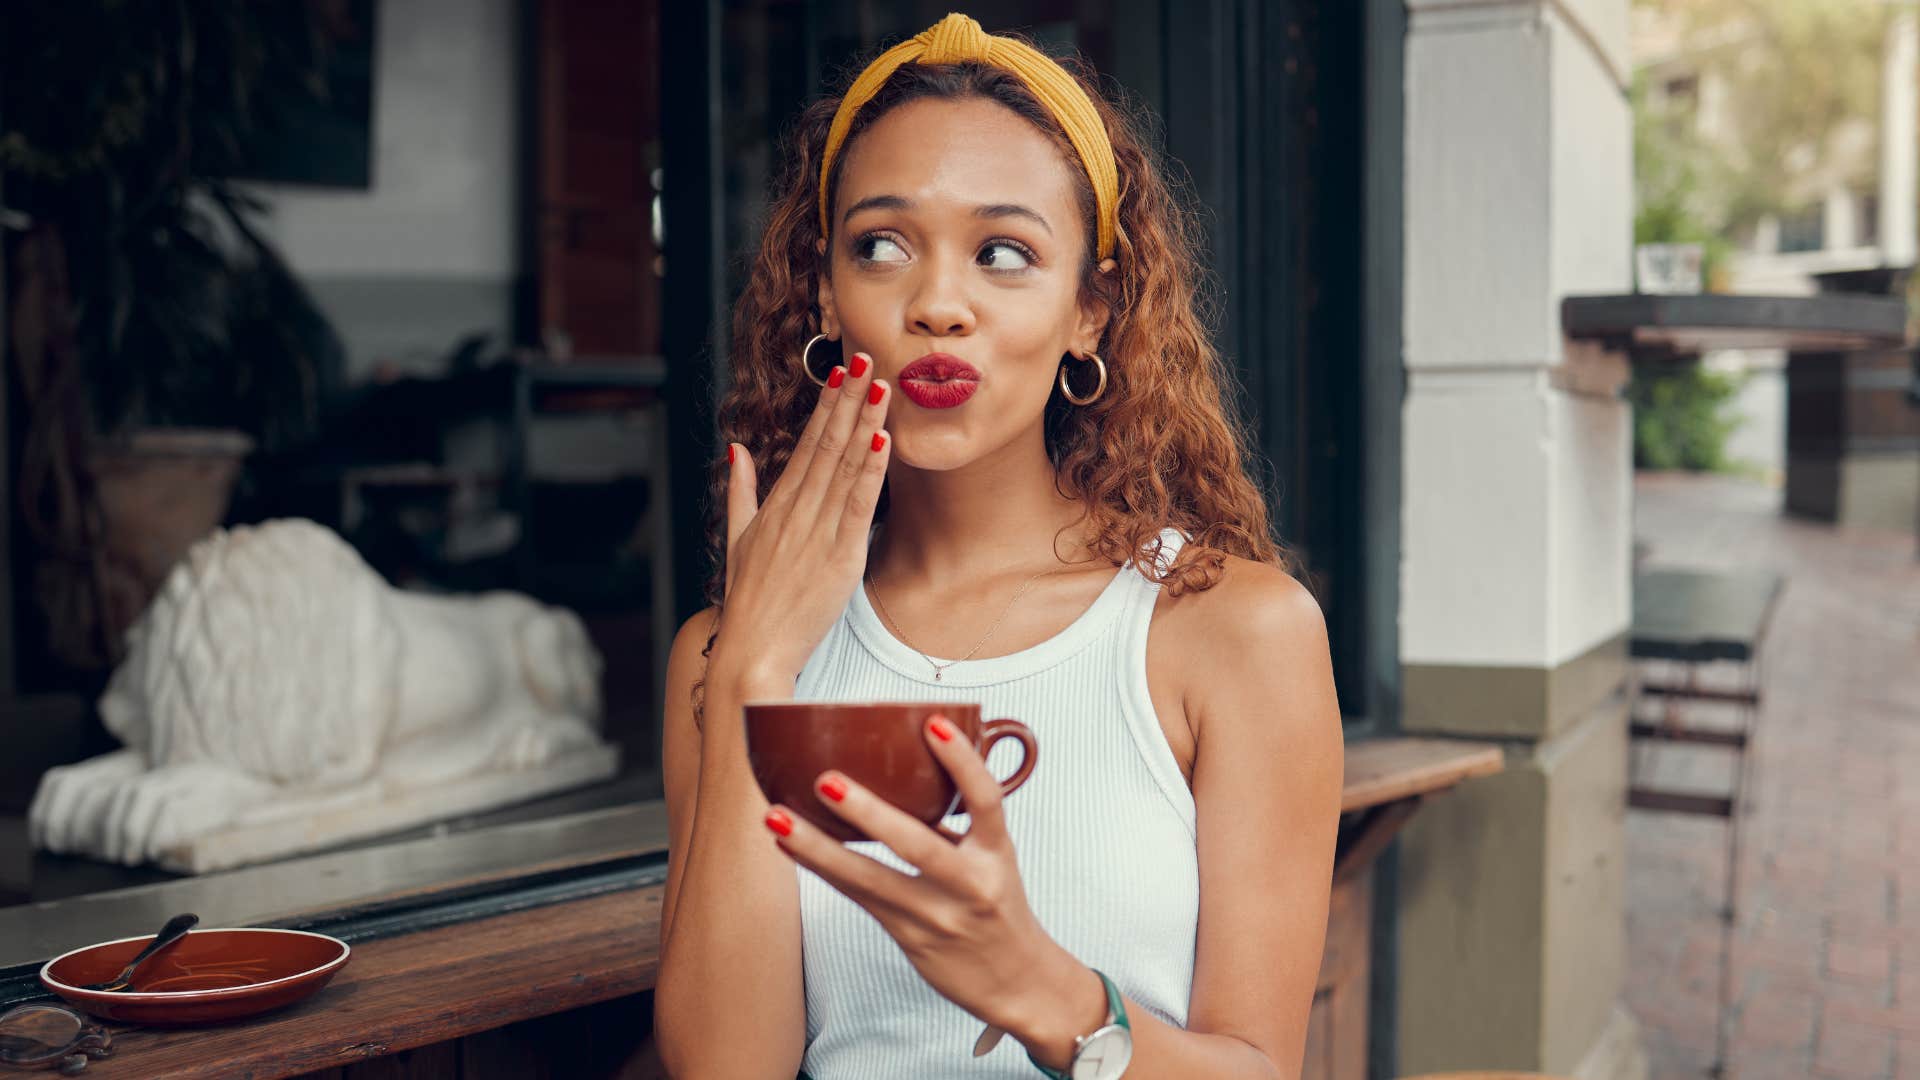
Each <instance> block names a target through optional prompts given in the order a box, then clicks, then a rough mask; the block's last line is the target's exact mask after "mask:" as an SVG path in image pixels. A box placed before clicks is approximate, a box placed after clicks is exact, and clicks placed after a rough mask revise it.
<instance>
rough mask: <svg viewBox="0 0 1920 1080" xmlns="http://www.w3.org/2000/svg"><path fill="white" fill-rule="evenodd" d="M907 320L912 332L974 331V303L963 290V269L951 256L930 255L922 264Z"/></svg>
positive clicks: (946, 333)
mask: <svg viewBox="0 0 1920 1080" xmlns="http://www.w3.org/2000/svg"><path fill="white" fill-rule="evenodd" d="M922 265H923V266H925V267H926V269H925V270H924V271H923V272H922V273H921V275H920V280H919V282H918V283H917V284H918V287H917V288H916V289H915V290H914V294H913V302H912V303H911V304H909V305H908V307H907V322H908V325H909V327H910V329H912V330H913V331H914V332H915V333H920V334H926V335H929V336H931V337H950V336H952V335H955V334H969V333H972V332H973V304H972V302H971V300H970V299H969V298H968V296H967V293H966V284H965V281H966V276H965V275H966V271H965V269H964V268H963V267H960V266H956V265H952V264H951V261H950V260H946V259H929V260H927V262H925V263H923V264H922Z"/></svg>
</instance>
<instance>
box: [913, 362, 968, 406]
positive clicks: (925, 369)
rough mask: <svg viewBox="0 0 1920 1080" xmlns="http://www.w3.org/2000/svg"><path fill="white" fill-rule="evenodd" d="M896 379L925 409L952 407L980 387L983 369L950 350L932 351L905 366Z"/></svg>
mask: <svg viewBox="0 0 1920 1080" xmlns="http://www.w3.org/2000/svg"><path fill="white" fill-rule="evenodd" d="M894 382H895V383H896V384H897V385H898V386H899V387H900V392H901V393H902V394H905V395H906V397H907V400H909V401H911V402H913V403H914V404H915V405H918V406H920V407H921V408H923V409H951V408H953V407H954V406H956V405H959V404H962V403H964V402H965V401H966V400H967V399H968V398H970V397H972V396H973V393H974V391H976V390H978V389H980V372H979V370H978V369H976V368H975V367H974V366H973V365H972V364H969V363H967V362H966V361H965V360H962V359H960V358H959V357H957V356H954V355H952V354H950V353H928V354H927V355H925V356H923V357H921V358H920V359H918V360H915V361H914V362H913V363H911V364H908V365H907V366H906V367H904V368H902V369H901V370H900V374H899V375H897V376H895V377H894Z"/></svg>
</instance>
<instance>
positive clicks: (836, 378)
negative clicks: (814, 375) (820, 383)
mask: <svg viewBox="0 0 1920 1080" xmlns="http://www.w3.org/2000/svg"><path fill="white" fill-rule="evenodd" d="M846 381H847V369H846V368H843V367H836V368H834V369H833V374H831V375H829V376H827V386H828V387H830V388H832V389H834V390H838V389H840V384H841V383H843V382H846Z"/></svg>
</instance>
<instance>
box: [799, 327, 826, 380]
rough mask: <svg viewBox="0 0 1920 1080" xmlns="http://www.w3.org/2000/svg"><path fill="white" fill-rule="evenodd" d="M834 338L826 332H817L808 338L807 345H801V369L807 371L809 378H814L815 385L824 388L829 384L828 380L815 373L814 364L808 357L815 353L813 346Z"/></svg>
mask: <svg viewBox="0 0 1920 1080" xmlns="http://www.w3.org/2000/svg"><path fill="white" fill-rule="evenodd" d="M832 340H833V339H832V338H830V337H828V336H827V335H825V334H815V335H813V336H812V337H811V338H808V339H807V343H806V344H805V345H803V346H801V347H800V370H801V371H804V372H806V373H807V378H809V379H812V380H813V385H815V386H818V387H822V388H824V387H825V386H826V385H827V380H825V379H823V378H821V377H820V376H818V375H815V374H814V373H813V364H811V363H810V362H809V361H808V358H809V357H811V356H812V355H813V347H814V346H815V345H818V344H820V343H821V342H823V341H832Z"/></svg>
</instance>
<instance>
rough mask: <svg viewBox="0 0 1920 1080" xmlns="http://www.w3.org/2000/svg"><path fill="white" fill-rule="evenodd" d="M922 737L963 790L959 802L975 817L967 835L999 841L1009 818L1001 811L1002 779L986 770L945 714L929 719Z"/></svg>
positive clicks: (976, 753) (974, 751)
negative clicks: (997, 778)
mask: <svg viewBox="0 0 1920 1080" xmlns="http://www.w3.org/2000/svg"><path fill="white" fill-rule="evenodd" d="M923 737H924V738H925V739H926V740H927V746H928V747H929V748H931V749H932V750H933V757H934V760H936V761H938V762H939V763H940V767H941V768H943V769H945V770H947V775H948V776H951V777H953V784H954V787H956V788H958V789H959V790H960V801H961V803H962V804H964V805H965V806H966V808H967V816H968V817H969V818H972V819H973V828H971V829H969V830H968V831H967V835H968V836H969V837H972V838H973V839H975V840H985V841H998V840H1000V839H1003V838H1005V837H1006V835H1007V823H1006V819H1005V818H1004V817H1003V816H1002V815H1001V812H1000V799H1001V794H1000V781H998V780H996V779H994V778H993V774H992V773H990V772H988V771H987V763H986V760H985V759H984V758H982V757H981V756H980V754H979V752H978V751H976V750H974V748H973V747H972V745H970V744H969V743H968V742H967V740H966V738H965V737H964V736H962V735H961V733H960V729H959V728H957V727H955V726H954V725H953V724H952V723H951V722H950V721H948V720H947V718H946V717H944V716H935V717H931V718H929V719H928V720H927V725H926V731H925V733H924V735H923Z"/></svg>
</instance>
